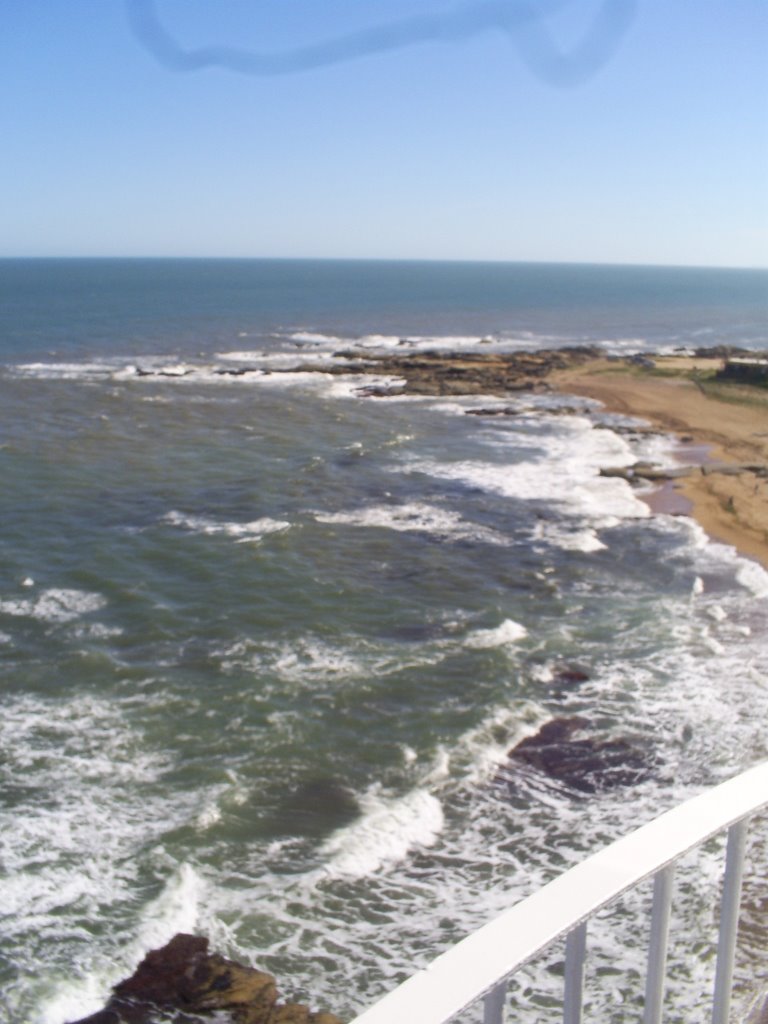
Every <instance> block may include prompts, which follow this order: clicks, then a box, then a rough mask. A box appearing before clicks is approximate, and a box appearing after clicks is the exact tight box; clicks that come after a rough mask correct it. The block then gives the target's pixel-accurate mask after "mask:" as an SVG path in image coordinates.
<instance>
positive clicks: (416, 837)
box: [320, 786, 444, 878]
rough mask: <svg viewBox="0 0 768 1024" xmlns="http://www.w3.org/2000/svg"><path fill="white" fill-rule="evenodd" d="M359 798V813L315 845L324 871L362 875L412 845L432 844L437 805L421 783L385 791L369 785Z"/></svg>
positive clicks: (438, 823)
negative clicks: (391, 793)
mask: <svg viewBox="0 0 768 1024" xmlns="http://www.w3.org/2000/svg"><path fill="white" fill-rule="evenodd" d="M360 803H361V806H362V808H363V815H362V817H361V818H360V819H359V820H357V821H354V822H353V823H352V824H351V825H347V826H345V827H344V828H342V829H339V830H337V831H336V832H334V833H333V835H331V836H330V837H329V838H328V839H327V840H326V841H325V842H324V843H323V845H322V847H321V849H320V854H321V856H323V857H324V858H326V863H325V865H324V866H323V869H322V875H323V876H325V877H330V878H365V877H367V876H369V875H372V874H374V873H375V872H376V871H378V870H379V869H380V868H382V867H383V866H384V865H386V864H393V863H397V862H399V861H402V860H403V859H404V858H405V857H406V856H407V855H408V854H409V853H410V852H411V851H412V850H413V849H414V848H417V847H428V846H432V845H433V844H434V843H435V842H436V840H437V838H438V836H439V834H440V833H441V832H442V830H443V826H444V817H443V809H442V805H441V803H440V801H439V800H438V799H437V797H435V796H433V795H432V794H431V793H429V792H428V791H427V790H426V789H415V790H413V791H412V792H410V793H407V794H406V795H405V796H401V797H387V796H384V795H383V794H382V793H381V791H380V788H379V787H378V786H375V787H373V788H372V789H371V790H369V791H368V793H366V794H365V795H364V796H363V797H361V798H360Z"/></svg>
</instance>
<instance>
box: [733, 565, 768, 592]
mask: <svg viewBox="0 0 768 1024" xmlns="http://www.w3.org/2000/svg"><path fill="white" fill-rule="evenodd" d="M740 563H741V564H740V565H739V567H738V569H737V570H736V579H737V580H738V582H739V583H740V584H741V585H742V587H745V588H746V589H747V590H749V591H751V593H753V594H754V595H755V597H760V598H762V597H768V572H766V571H765V569H764V568H763V567H762V566H761V565H758V563H757V562H750V561H749V560H747V559H746V558H744V559H740Z"/></svg>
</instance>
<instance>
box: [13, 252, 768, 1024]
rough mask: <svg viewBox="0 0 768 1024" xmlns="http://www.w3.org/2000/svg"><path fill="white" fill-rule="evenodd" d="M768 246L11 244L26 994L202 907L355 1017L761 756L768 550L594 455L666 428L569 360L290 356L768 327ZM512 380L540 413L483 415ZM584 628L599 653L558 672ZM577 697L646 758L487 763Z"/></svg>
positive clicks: (618, 1014) (162, 932)
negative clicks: (575, 382) (418, 377)
mask: <svg viewBox="0 0 768 1024" xmlns="http://www.w3.org/2000/svg"><path fill="white" fill-rule="evenodd" d="M767 282H768V275H767V274H766V273H765V272H759V271H715V270H711V271H710V270H684V269H679V270H678V269H662V268H629V267H614V268H603V267H586V266H585V267H567V266H562V267H557V266H552V267H550V266H537V265H500V264H495V265H494V264H425V263H414V264H397V263H348V262H312V261H306V262H301V261H297V262H290V261H284V262H281V261H172V260H169V261H151V260H148V261H142V260H135V261H111V260H104V261H87V260H86V261H79V260H75V261H55V260H35V261H0V360H1V361H2V366H0V424H1V430H2V433H1V434H0V466H2V489H1V491H0V501H1V502H2V505H1V508H2V527H1V529H0V571H1V573H2V575H1V577H0V664H1V665H2V668H1V671H2V690H1V692H0V730H2V740H1V741H0V771H2V797H3V801H2V807H1V808H0V818H1V819H2V829H1V830H0V836H1V838H0V848H1V849H2V863H1V867H2V877H0V895H1V898H0V943H1V946H0V951H1V952H2V961H1V963H2V967H0V992H2V995H0V1005H3V1006H4V1013H5V1017H6V1019H8V1020H9V1021H11V1022H14V1024H16V1022H26V1021H34V1022H46V1024H61V1022H63V1021H64V1020H67V1019H74V1018H75V1017H77V1016H82V1015H84V1014H85V1013H86V1012H90V1011H92V1010H94V1009H96V1008H98V1006H99V1005H101V1003H102V1002H103V999H104V996H105V994H106V992H107V991H108V989H109V986H110V985H111V984H113V983H114V982H115V981H116V980H118V979H119V978H120V977H122V976H124V975H125V974H126V973H129V972H130V971H131V970H132V969H133V967H134V966H135V963H136V962H137V960H138V959H139V958H140V957H141V956H142V955H143V953H144V952H146V950H147V949H149V948H151V947H153V946H157V945H158V944H160V943H162V942H163V941H165V940H166V939H167V938H169V937H170V936H171V935H172V934H173V933H174V932H175V931H178V930H197V931H200V932H202V933H204V934H207V935H209V936H210V937H211V939H212V942H213V944H214V945H215V946H216V947H217V948H218V949H219V950H221V951H222V952H224V953H225V954H228V955H231V956H234V957H237V958H240V959H243V960H248V961H251V962H257V963H258V964H259V965H261V966H263V967H265V968H267V969H269V970H272V971H274V972H275V973H276V974H277V976H278V978H279V981H280V985H281V988H282V990H283V991H284V992H285V994H286V995H289V996H296V997H299V998H302V999H309V1000H311V1001H312V1002H313V1003H314V1004H315V1005H317V1004H318V1003H323V1004H325V1005H327V1006H328V1007H329V1008H331V1009H334V1010H335V1011H336V1012H338V1013H340V1014H341V1015H342V1016H345V1015H346V1016H352V1015H353V1014H354V1012H356V1011H357V1010H359V1009H361V1008H362V1007H363V1006H364V1005H366V1003H367V1002H368V1001H369V1000H371V999H373V998H375V997H376V996H377V995H379V994H381V993H383V992H384V991H386V990H387V989H388V988H389V987H391V985H393V984H394V983H395V982H396V981H397V980H399V979H401V978H403V977H405V976H406V975H407V974H409V973H410V972H411V971H412V970H413V969H414V968H415V967H416V966H417V965H419V964H421V963H424V962H426V961H427V960H428V959H430V958H431V957H432V956H433V955H435V954H436V953H437V952H439V951H440V950H441V949H443V948H445V947H446V946H447V945H448V944H450V943H451V942H453V941H455V940H456V939H457V938H459V937H460V936H461V935H463V934H465V933H466V932H467V931H468V930H469V929H471V928H473V927H475V926H477V925H478V924H480V923H482V922H483V921H484V920H486V919H487V917H488V916H489V915H491V914H493V913H495V912H497V911H499V910H500V909H502V908H503V907H504V906H507V905H509V903H510V902H512V901H514V900H516V899H518V898H519V897H521V896H522V895H525V894H526V893H528V892H530V891H532V890H533V889H535V888H536V887H537V886H538V885H540V884H541V883H542V882H543V881H545V880H546V879H548V878H550V877H552V876H553V875H554V874H556V873H557V872H559V871H560V870H562V869H563V868H564V867H566V866H567V865H568V864H570V863H571V862H573V861H574V860H576V859H578V858H579V857H581V856H582V855H583V854H584V852H585V851H587V850H590V849H592V848H593V847H595V846H596V845H599V844H601V843H603V842H605V841H608V840H609V839H611V838H614V837H615V836H618V835H619V834H622V833H623V832H625V831H626V830H627V829H628V828H630V827H632V826H634V825H635V824H639V823H640V822H641V821H644V820H647V819H649V818H650V817H652V816H653V815H654V814H655V813H657V811H659V810H661V809H663V808H665V807H667V806H670V805H672V804H673V803H675V802H677V801H678V800H679V799H682V798H684V797H685V796H688V795H691V794H693V793H694V792H697V791H698V790H699V789H700V788H701V787H702V786H704V785H708V784H711V783H713V782H716V781H719V780H720V779H722V778H725V777H728V776H730V775H731V774H733V773H734V772H736V771H737V770H738V769H740V768H742V767H746V766H747V765H749V764H752V763H754V762H756V761H758V760H760V759H762V758H765V756H766V733H765V725H764V723H765V720H766V713H767V712H768V707H767V705H768V692H767V690H766V683H765V680H766V654H765V612H766V607H767V602H768V575H767V574H766V573H765V572H764V571H763V570H762V569H760V568H759V567H758V566H757V565H755V564H754V563H752V562H750V561H748V560H745V559H742V558H740V557H738V556H737V554H736V553H735V552H734V551H733V549H731V548H728V547H725V546H723V545H719V544H714V543H711V542H708V540H707V538H706V537H705V536H704V535H703V534H702V533H701V531H700V530H699V529H698V528H697V527H696V525H695V524H694V523H692V522H691V521H690V520H687V519H685V518H679V517H678V518H673V517H668V516H651V515H650V512H649V509H648V507H647V505H646V504H645V503H644V502H643V501H642V500H641V496H638V494H637V493H636V492H633V491H632V490H631V489H630V488H629V486H628V485H627V484H626V483H625V482H623V481H621V480H618V479H609V478H605V477H600V476H599V470H600V468H604V467H607V466H621V465H627V464H629V463H631V462H633V461H634V460H635V459H637V458H651V459H654V460H657V461H660V462H662V463H663V462H670V461H673V460H674V458H675V453H674V449H673V445H672V443H671V441H670V439H667V438H664V437H658V436H648V435H645V434H642V433H638V434H632V433H627V432H626V430H625V429H624V428H626V427H627V426H628V425H631V424H628V423H627V421H624V420H621V419H619V418H616V417H612V416H608V415H607V414H605V413H604V412H603V411H601V410H600V408H599V407H598V406H596V405H594V404H593V403H589V402H584V401H579V402H576V403H575V402H574V400H573V399H572V398H569V397H568V396H558V395H556V394H551V395H544V396H530V395H527V396H524V397H516V398H513V399H510V400H503V401H502V400H499V399H488V398H481V399H478V398H472V399H469V398H467V399H459V400H455V399H452V400H445V399H414V398H408V397H401V398H398V397H394V398H390V399H385V400H381V399H367V398H364V397H361V395H360V394H359V392H358V387H359V385H360V383H361V381H359V380H357V379H355V378H354V377H344V376H342V377H339V376H330V375H323V374H309V373H304V372H291V368H292V367H296V366H297V365H299V364H300V363H306V362H308V361H311V362H313V363H315V364H317V365H318V366H320V367H322V366H323V365H324V364H325V363H328V362H330V361H333V360H334V356H333V353H334V352H336V351H339V350H342V349H350V348H356V349H358V350H359V352H360V353H362V354H365V352H366V351H380V350H394V349H397V350H398V351H403V350H406V351H418V350H424V349H429V348H435V347H443V348H449V349H456V348H465V349H472V348H474V347H475V346H479V345H481V344H482V345H483V349H482V350H483V351H489V350H493V349H494V348H501V349H514V348H536V347H550V346H553V345H567V344H582V343H585V342H590V343H600V344H602V345H604V346H605V348H606V350H607V351H609V352H614V353H617V354H626V353H630V352H635V351H649V350H657V349H664V350H674V349H676V348H690V347H692V346H696V345H714V344H720V343H729V344H741V345H744V346H746V347H751V348H765V347H768V327H767V326H766V325H767V321H768V317H766V294H767V288H766V284H767ZM222 369H224V370H231V369H238V370H243V371H244V372H243V373H242V374H240V375H239V376H232V375H228V374H222V373H221V372H220V371H221V370H222ZM276 371H279V372H276ZM369 382H370V380H369V379H367V380H366V381H365V383H369ZM493 404H501V405H514V406H515V407H516V409H517V412H518V415H515V416H510V417H497V418H484V417H478V416H468V415H466V412H467V410H469V409H472V408H477V407H479V406H483V407H488V406H489V405H493ZM617 427H618V428H622V429H620V430H617V429H616V428H617ZM612 428H613V429H612ZM574 665H577V666H579V667H580V668H581V669H583V670H584V673H585V674H586V675H587V676H588V677H589V678H588V679H587V680H586V681H584V682H581V683H579V684H571V685H568V686H566V685H563V683H562V682H561V681H559V679H558V672H559V671H560V670H561V669H562V668H563V667H568V666H574ZM561 714H569V715H570V714H580V715H583V716H584V717H586V718H587V719H588V720H589V721H590V723H591V726H592V728H593V729H594V730H595V733H596V734H597V735H599V736H604V737H605V738H611V737H614V736H622V737H626V738H628V739H630V740H631V741H632V742H633V743H635V744H636V745H637V746H639V747H641V748H642V749H643V750H644V751H645V752H646V753H647V757H648V763H649V765H650V766H651V768H652V770H651V772H650V775H649V778H648V779H647V780H646V781H644V782H642V783H641V784H639V785H637V786H636V787H634V788H633V789H632V791H631V792H627V791H626V790H616V789H614V790H609V791H606V792H603V793H599V794H596V795H592V796H588V797H587V796H584V795H583V794H578V793H574V792H572V791H570V790H568V789H566V788H564V787H562V786H558V785H556V784H555V783H553V782H551V781H547V780H545V779H542V778H538V777H535V776H532V775H527V776H520V777H515V779H514V785H513V787H512V789H511V790H509V789H508V788H507V787H505V786H499V785H498V784H496V783H495V782H494V779H495V778H496V776H497V773H498V770H499V766H500V765H503V764H504V762H505V752H506V751H507V750H508V749H509V748H510V747H511V746H512V745H513V744H514V743H515V742H516V741H517V740H519V739H520V738H522V737H523V736H525V735H527V734H529V733H532V732H535V731H536V729H537V728H538V727H539V726H540V725H541V724H542V723H543V722H545V721H546V720H547V719H549V718H551V717H553V716H556V715H561ZM753 855H754V856H755V857H757V858H758V859H759V857H760V856H764V855H762V854H760V852H759V850H758V851H754V853H753ZM717 870H718V869H717V858H716V851H712V853H711V862H710V861H707V868H706V872H705V880H704V883H697V885H696V886H693V885H686V884H685V883H684V882H683V883H682V885H681V889H682V897H681V907H680V910H679V913H680V915H681V921H684V922H685V927H684V928H681V930H682V931H683V932H684V933H685V934H690V935H693V936H698V932H697V929H700V931H701V937H695V938H694V939H693V941H695V942H696V943H698V944H699V945H700V946H701V948H702V949H703V950H704V956H703V959H702V964H701V974H700V975H699V974H697V975H695V976H691V975H690V972H686V971H685V970H683V969H682V967H681V968H680V969H679V970H677V971H676V972H675V975H674V979H673V986H672V989H673V991H672V996H673V998H674V999H676V1000H677V1001H678V1003H679V1005H680V1006H683V1007H686V1008H687V1009H686V1012H687V1013H688V1014H689V1016H688V1019H695V1013H696V1006H697V1005H698V1003H697V1000H700V999H706V992H705V991H704V990H705V989H706V985H707V984H708V980H707V979H708V978H709V973H711V967H712V964H711V956H710V952H711V951H710V947H709V946H708V945H707V943H708V942H709V941H710V940H709V933H708V932H707V931H706V927H705V926H706V925H707V924H708V923H709V922H708V921H707V919H706V917H707V912H706V911H705V909H704V907H705V905H706V895H707V889H706V886H707V885H709V886H715V885H716V883H717ZM638 899H642V897H638ZM622 927H623V928H624V932H622V931H621V928H622ZM635 931H636V929H635V928H634V926H633V925H632V922H631V920H628V921H627V922H626V923H625V924H624V925H619V932H618V935H617V934H616V933H615V932H611V931H610V930H609V929H608V927H607V926H602V925H600V926H598V928H597V930H596V933H595V935H594V936H593V938H592V940H591V942H592V947H593V955H594V958H595V959H594V962H595V963H596V965H597V968H596V971H595V976H591V977H590V979H589V986H590V987H589V992H590V996H589V998H590V999H591V1000H592V1002H593V1006H594V1007H595V1008H597V1011H598V1016H599V1017H600V1019H601V1020H604V1021H616V1022H619V1021H623V1020H624V1019H628V1018H627V1017H626V1016H625V1014H626V1012H627V1008H626V1006H625V1005H624V1003H623V1000H625V999H629V998H630V996H629V995H627V993H628V992H629V982H630V981H631V979H632V976H633V973H634V972H635V971H636V968H637V963H638V962H639V961H638V958H639V957H641V955H642V951H641V948H640V947H641V946H642V936H637V935H635ZM618 949H620V950H621V954H620V955H618V954H617V950H618ZM680 955H681V957H682V955H683V951H682V950H681V951H680ZM753 955H755V950H754V949H753V948H752V947H751V946H750V945H749V943H747V944H746V946H745V948H744V949H743V950H742V954H741V957H742V959H741V967H740V970H741V972H742V975H743V976H744V977H748V976H749V974H750V970H751V964H752V959H751V957H753ZM552 960H553V961H556V960H557V957H556V956H555V957H553V958H552ZM614 970H615V971H616V973H615V974H613V973H611V972H613V971H614ZM556 973H557V971H556V970H555V971H554V973H553V972H552V971H547V970H544V971H543V974H542V976H541V977H538V976H537V981H538V982H539V983H541V984H542V985H543V992H544V994H543V996H542V997H541V999H539V997H537V996H534V995H533V994H532V993H531V992H528V991H527V990H525V989H524V987H523V988H521V989H520V990H519V991H516V993H515V994H514V997H515V999H516V1000H517V1001H518V1006H517V1010H516V1012H517V1013H518V1017H519V1019H521V1020H530V1021H544V1020H548V1019H550V1018H549V1017H548V1016H547V1014H548V1012H549V1011H548V1009H547V1004H548V999H549V995H548V993H549V992H551V991H553V990H554V989H555V988H556V987H557V985H558V984H559V981H558V979H557V977H556ZM597 975H603V976H604V977H603V979H602V981H600V979H599V978H598V977H597ZM606 976H607V977H608V979H609V981H608V983H607V984H606V981H605V977H606ZM531 977H533V975H531ZM598 982H600V984H598ZM702 993H703V994H702ZM691 1014H692V1015H693V1016H691Z"/></svg>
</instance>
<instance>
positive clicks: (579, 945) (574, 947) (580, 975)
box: [563, 921, 587, 1024]
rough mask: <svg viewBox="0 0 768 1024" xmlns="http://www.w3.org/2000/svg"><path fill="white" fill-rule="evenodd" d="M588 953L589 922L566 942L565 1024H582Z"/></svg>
mask: <svg viewBox="0 0 768 1024" xmlns="http://www.w3.org/2000/svg"><path fill="white" fill-rule="evenodd" d="M586 953H587V922H586V921H582V923H581V924H579V925H576V927H575V928H574V929H573V930H572V931H570V932H568V938H567V939H566V940H565V995H564V997H563V1024H581V1005H582V997H583V993H584V959H585V957H586Z"/></svg>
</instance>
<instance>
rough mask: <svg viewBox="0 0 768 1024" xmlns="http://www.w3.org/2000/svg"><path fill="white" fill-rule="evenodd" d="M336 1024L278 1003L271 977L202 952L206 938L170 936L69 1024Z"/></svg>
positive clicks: (205, 950) (329, 1015) (337, 1023)
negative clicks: (98, 1004) (99, 1006)
mask: <svg viewBox="0 0 768 1024" xmlns="http://www.w3.org/2000/svg"><path fill="white" fill-rule="evenodd" d="M161 1021H162V1024H213V1021H216V1024H225V1022H226V1024H341V1021H340V1020H339V1018H338V1017H335V1016H334V1015H333V1014H332V1013H324V1012H317V1013H313V1012H312V1011H310V1009H309V1007H307V1006H304V1005H302V1004H301V1003H278V1002H277V987H276V985H275V979H274V978H273V977H272V975H271V974H267V973H266V972H265V971H259V970H256V968H253V967H244V966H243V965H242V964H238V963H235V961H233V960H226V959H225V958H224V957H223V956H219V955H218V954H217V953H209V952H208V940H207V939H205V938H202V937H201V936H198V935H184V934H180V935H176V936H174V938H172V939H171V941H170V942H169V943H168V944H167V945H166V946H163V947H162V949H156V950H153V951H152V952H150V953H147V955H146V957H145V958H144V959H143V960H142V962H141V963H140V964H139V966H138V967H137V969H136V972H135V973H134V974H133V975H132V976H131V977H130V978H128V979H126V980H125V981H121V982H120V984H119V985H116V986H115V987H114V989H113V990H112V997H111V998H110V1000H109V1002H108V1003H107V1005H106V1006H105V1007H104V1009H103V1010H99V1011H98V1013H94V1014H92V1015H91V1016H90V1017H84V1018H82V1019H81V1020H79V1021H75V1022H73V1024H160V1022H161Z"/></svg>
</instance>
